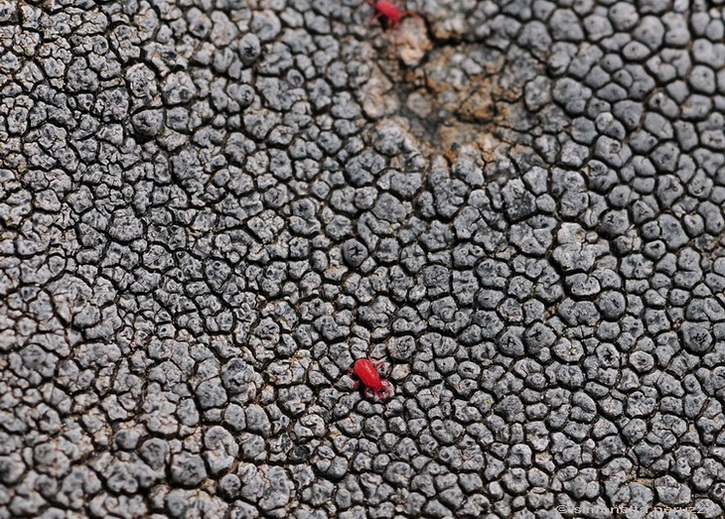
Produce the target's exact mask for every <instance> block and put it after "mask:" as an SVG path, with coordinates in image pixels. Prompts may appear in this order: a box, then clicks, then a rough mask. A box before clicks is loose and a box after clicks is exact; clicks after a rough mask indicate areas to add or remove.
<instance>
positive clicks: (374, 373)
mask: <svg viewBox="0 0 725 519" xmlns="http://www.w3.org/2000/svg"><path fill="white" fill-rule="evenodd" d="M382 366H383V363H382V362H373V361H372V360H370V359H358V360H356V361H355V365H354V366H353V367H352V368H351V369H350V376H352V375H355V376H357V378H358V380H356V381H355V386H354V388H355V389H357V388H358V387H360V384H362V385H363V386H365V389H364V393H365V396H370V394H371V393H372V394H373V395H375V396H376V397H378V398H384V397H386V396H392V394H393V390H392V386H391V384H390V382H388V381H387V380H385V379H382V378H380V373H379V372H378V369H380V368H381V367H382Z"/></svg>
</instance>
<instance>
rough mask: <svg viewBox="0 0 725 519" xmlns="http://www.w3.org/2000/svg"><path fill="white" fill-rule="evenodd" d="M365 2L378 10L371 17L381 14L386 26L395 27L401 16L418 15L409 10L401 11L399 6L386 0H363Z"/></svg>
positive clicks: (378, 16)
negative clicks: (375, 0) (374, 0)
mask: <svg viewBox="0 0 725 519" xmlns="http://www.w3.org/2000/svg"><path fill="white" fill-rule="evenodd" d="M365 3H367V4H370V5H371V6H373V7H374V8H375V10H376V11H377V12H378V14H376V15H375V16H374V17H373V20H375V19H376V18H380V17H381V16H382V17H383V18H385V26H386V27H396V26H398V25H400V20H402V19H403V16H418V15H417V14H416V13H413V12H410V11H401V10H400V7H398V6H397V5H395V4H394V3H393V2H389V1H388V0H378V1H377V2H373V0H365ZM418 17H419V16H418Z"/></svg>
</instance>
